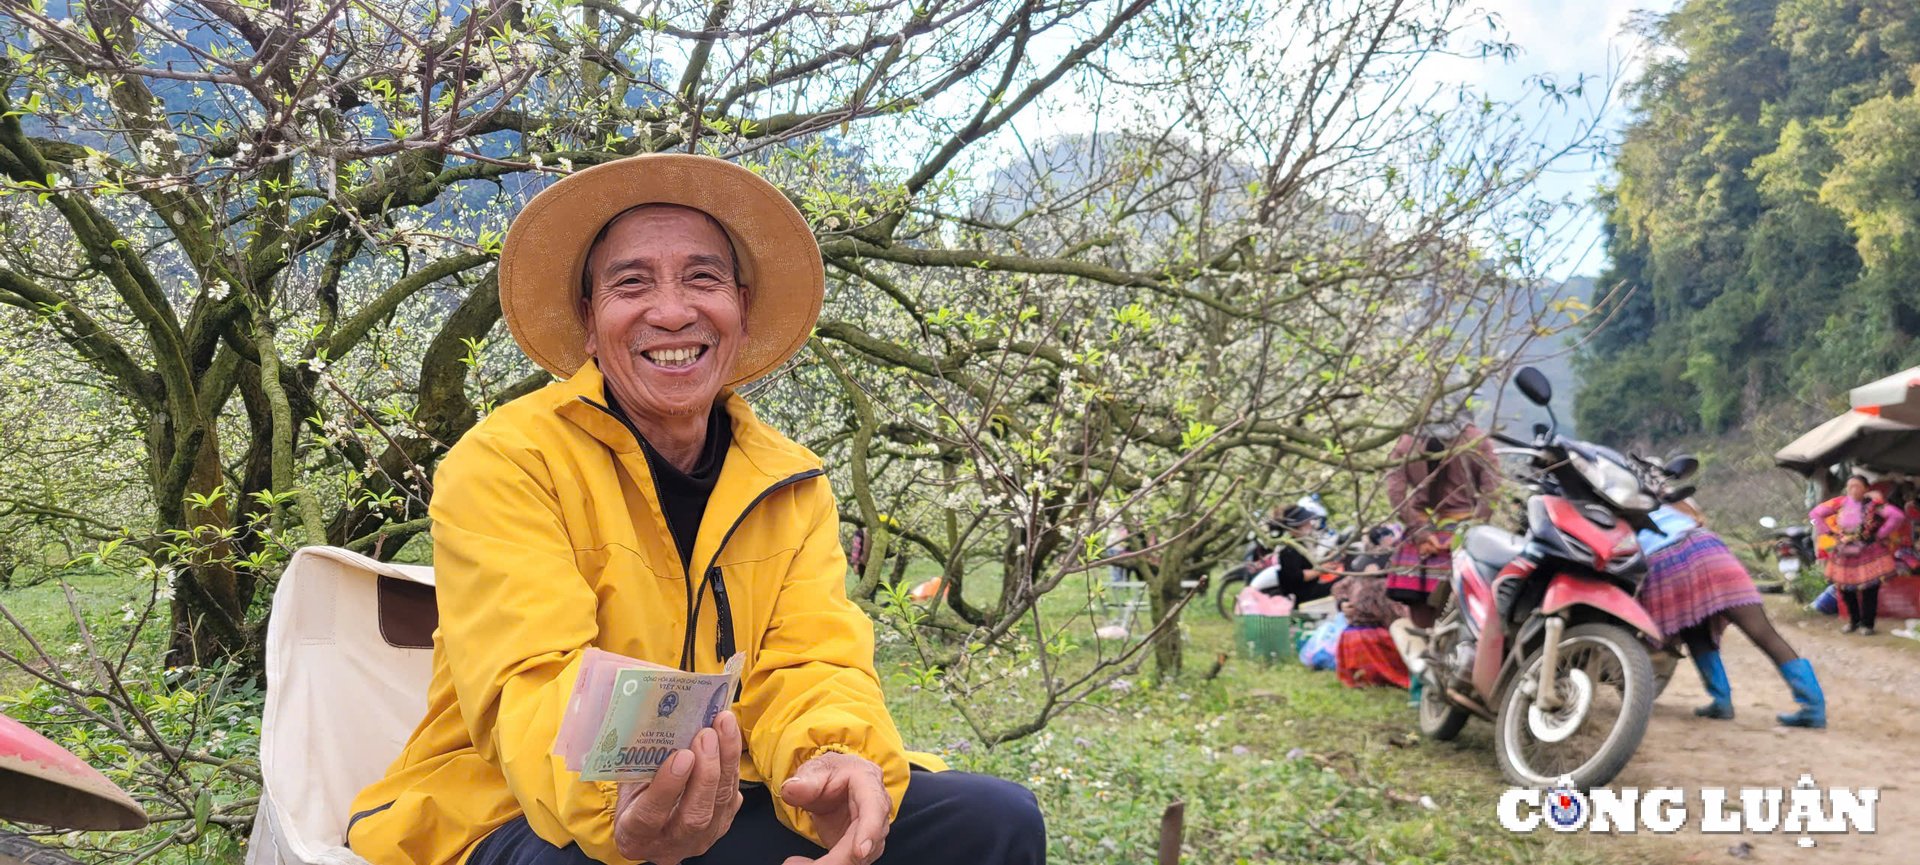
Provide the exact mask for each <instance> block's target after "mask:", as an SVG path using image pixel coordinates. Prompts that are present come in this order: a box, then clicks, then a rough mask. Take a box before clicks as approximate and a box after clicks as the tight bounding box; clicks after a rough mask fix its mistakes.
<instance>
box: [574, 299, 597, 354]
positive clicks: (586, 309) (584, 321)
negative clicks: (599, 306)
mask: <svg viewBox="0 0 1920 865" xmlns="http://www.w3.org/2000/svg"><path fill="white" fill-rule="evenodd" d="M576 311H578V312H579V314H580V323H581V325H583V326H585V327H586V329H587V342H586V344H585V345H584V346H582V348H584V349H585V350H586V352H587V357H599V356H600V352H599V346H598V345H597V344H596V342H597V341H596V340H595V338H594V334H595V333H597V331H596V330H595V329H594V326H593V296H592V295H590V294H586V295H581V296H580V300H579V306H578V307H577V308H576Z"/></svg>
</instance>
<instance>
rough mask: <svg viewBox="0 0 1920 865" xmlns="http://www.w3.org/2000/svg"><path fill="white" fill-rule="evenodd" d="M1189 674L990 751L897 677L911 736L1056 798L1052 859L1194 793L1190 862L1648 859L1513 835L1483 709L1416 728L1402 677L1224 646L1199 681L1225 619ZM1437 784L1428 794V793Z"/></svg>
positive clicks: (1117, 839) (1124, 836) (1208, 624)
mask: <svg viewBox="0 0 1920 865" xmlns="http://www.w3.org/2000/svg"><path fill="white" fill-rule="evenodd" d="M1189 619H1190V626H1189V632H1190V636H1191V640H1192V647H1191V654H1190V655H1189V664H1190V665H1192V666H1197V667H1198V668H1200V671H1199V672H1193V673H1189V674H1188V675H1187V676H1186V677H1184V679H1183V680H1182V681H1177V682H1173V683H1169V684H1166V685H1160V686H1156V685H1153V684H1152V683H1151V681H1150V678H1149V677H1147V676H1144V675H1143V676H1141V677H1137V678H1135V679H1133V680H1131V684H1132V688H1131V693H1130V694H1129V695H1127V696H1126V697H1125V698H1124V699H1113V700H1107V701H1103V703H1102V704H1100V705H1088V706H1084V707H1080V708H1077V709H1075V710H1073V711H1071V712H1070V713H1069V714H1067V715H1066V716H1064V717H1062V718H1060V719H1058V720H1056V721H1055V722H1053V723H1052V724H1051V725H1050V726H1049V728H1048V729H1047V730H1046V731H1045V732H1043V733H1041V734H1039V735H1037V736H1034V737H1031V738H1029V739H1026V740H1021V741H1017V742H1014V743H1011V744H1008V745H1003V746H1000V747H998V748H995V749H993V750H991V751H989V750H987V749H984V748H980V747H978V746H977V745H976V744H974V743H971V742H969V741H968V739H967V733H966V728H965V727H964V726H963V725H960V724H958V723H956V722H955V721H954V719H953V718H952V716H951V713H950V712H946V711H943V709H942V707H941V706H939V705H938V703H937V702H936V701H935V700H934V699H933V698H932V697H931V695H928V694H912V693H903V691H904V689H902V688H899V687H895V688H894V689H893V691H894V695H893V702H894V704H895V714H896V717H897V718H898V720H899V722H900V724H901V727H902V730H903V732H904V733H905V735H906V736H907V737H908V740H909V743H910V745H911V746H913V747H916V748H924V749H927V750H931V751H933V752H935V753H939V754H941V755H942V756H944V757H945V758H946V759H947V760H948V761H949V762H950V763H952V764H953V766H954V767H955V768H957V769H964V770H968V771H976V772H984V773H987V774H992V775H997V776H1000V777H1005V778H1010V779H1014V780H1017V781H1020V782H1021V783H1023V784H1026V785H1027V786H1028V787H1030V788H1031V789H1033V790H1034V791H1035V793H1036V795H1038V796H1039V798H1040V801H1041V804H1042V807H1043V809H1044V810H1045V811H1046V814H1047V819H1048V825H1049V830H1050V836H1051V840H1050V844H1051V849H1050V851H1049V859H1050V861H1054V862H1063V863H1123V862H1124V863H1139V862H1147V861H1152V858H1153V855H1154V851H1155V850H1156V848H1157V839H1158V835H1159V825H1160V817H1161V813H1162V811H1163V809H1165V808H1166V806H1167V805H1168V804H1169V803H1171V802H1174V801H1184V802H1185V803H1186V836H1185V837H1186V843H1185V847H1184V850H1185V858H1184V861H1187V862H1194V863H1216V862H1217V863H1240V862H1248V863H1253V862H1381V863H1428V862H1431V863H1442V862H1447V863H1454V862H1458V863H1500V862H1513V863H1521V862H1524V863H1528V865H1551V863H1576V862H1580V863H1594V862H1624V861H1637V859H1636V857H1637V856H1639V855H1641V852H1642V851H1640V850H1639V848H1630V847H1627V846H1625V845H1620V844H1614V845H1610V846H1601V845H1602V844H1606V843H1607V842H1606V841H1604V840H1603V841H1597V842H1596V841H1588V840H1580V841H1569V840H1565V839H1561V838H1547V837H1537V836H1516V835H1513V834H1510V833H1508V832H1506V831H1505V830H1504V829H1502V828H1501V827H1500V826H1499V824H1498V822H1497V820H1496V818H1495V814H1494V803H1495V802H1496V801H1497V799H1498V797H1499V794H1500V792H1501V791H1502V790H1504V789H1505V785H1504V783H1503V782H1501V781H1500V780H1499V771H1498V769H1497V768H1496V767H1495V764H1494V759H1493V754H1492V752H1491V750H1490V741H1489V739H1488V737H1487V732H1486V727H1485V726H1484V725H1475V726H1471V727H1469V730H1468V733H1467V734H1466V735H1463V736H1462V738H1461V740H1460V741H1459V742H1456V743H1449V744H1436V743H1423V742H1420V741H1418V738H1417V735H1416V734H1415V733H1414V731H1413V714H1412V709H1411V708H1409V707H1408V705H1407V702H1406V701H1407V695H1406V692H1404V691H1394V690H1379V689H1375V690H1364V691H1360V690H1352V689H1348V688H1345V687H1343V686H1341V685H1340V683H1339V681H1338V680H1337V679H1336V678H1335V677H1334V675H1333V674H1332V673H1325V672H1310V671H1308V670H1306V669H1305V668H1304V667H1301V666H1300V665H1298V664H1295V663H1290V662H1289V663H1278V664H1273V665H1265V664H1261V663H1259V662H1252V661H1242V660H1238V659H1233V660H1229V661H1228V662H1227V664H1226V666H1225V667H1224V668H1223V669H1222V671H1221V673H1220V675H1219V676H1218V677H1217V678H1215V679H1212V680H1204V679H1203V678H1202V675H1203V673H1204V671H1205V669H1206V668H1207V667H1209V666H1211V659H1212V658H1213V657H1214V656H1215V654H1216V653H1217V652H1220V651H1225V650H1227V648H1228V646H1229V643H1230V630H1229V626H1228V625H1227V623H1225V622H1223V621H1221V620H1220V619H1219V618H1218V617H1217V616H1214V615H1213V614H1212V613H1211V612H1204V611H1203V612H1196V613H1195V614H1194V615H1192V616H1190V617H1189ZM1423 796H1424V797H1427V798H1428V799H1429V800H1430V801H1431V804H1432V807H1427V806H1426V805H1423V804H1422V801H1421V800H1422V797H1423Z"/></svg>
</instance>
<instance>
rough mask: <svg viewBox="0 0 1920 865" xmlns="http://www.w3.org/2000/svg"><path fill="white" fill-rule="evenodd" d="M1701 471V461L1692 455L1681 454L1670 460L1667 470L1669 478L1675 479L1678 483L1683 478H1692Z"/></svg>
mask: <svg viewBox="0 0 1920 865" xmlns="http://www.w3.org/2000/svg"><path fill="white" fill-rule="evenodd" d="M1699 470H1700V461H1699V460H1697V459H1694V458H1693V455H1691V454H1681V455H1679V456H1677V457H1674V458H1673V459H1671V460H1668V461H1667V467H1666V469H1665V471H1666V473H1667V477H1670V478H1673V479H1674V480H1676V481H1677V480H1680V479H1682V478H1687V477H1692V476H1693V473H1694V472H1697V471H1699Z"/></svg>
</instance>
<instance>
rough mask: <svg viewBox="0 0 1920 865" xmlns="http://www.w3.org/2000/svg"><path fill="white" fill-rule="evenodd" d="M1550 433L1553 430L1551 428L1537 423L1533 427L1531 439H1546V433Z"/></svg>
mask: <svg viewBox="0 0 1920 865" xmlns="http://www.w3.org/2000/svg"><path fill="white" fill-rule="evenodd" d="M1552 431H1553V429H1552V428H1551V427H1549V426H1547V425H1546V424H1543V423H1537V424H1534V425H1533V437H1534V438H1536V439H1543V438H1546V437H1547V433H1550V432H1552Z"/></svg>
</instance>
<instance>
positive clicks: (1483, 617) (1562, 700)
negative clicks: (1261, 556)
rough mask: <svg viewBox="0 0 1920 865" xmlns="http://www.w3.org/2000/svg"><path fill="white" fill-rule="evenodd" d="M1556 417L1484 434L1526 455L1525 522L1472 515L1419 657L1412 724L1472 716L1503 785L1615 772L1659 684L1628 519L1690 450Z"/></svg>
mask: <svg viewBox="0 0 1920 865" xmlns="http://www.w3.org/2000/svg"><path fill="white" fill-rule="evenodd" d="M1515 383H1516V385H1517V386H1518V388H1519V389H1520V391H1521V393H1522V394H1523V395H1525V396H1526V397H1527V399H1528V400H1529V401H1531V402H1533V403H1535V404H1537V405H1540V406H1542V407H1544V408H1546V409H1547V411H1548V417H1549V418H1554V416H1553V414H1552V411H1553V409H1552V406H1551V400H1552V396H1553V390H1552V386H1551V385H1550V384H1549V383H1548V381H1547V379H1546V376H1544V375H1542V374H1541V373H1540V372H1539V371H1538V370H1535V369H1533V368H1531V367H1528V368H1523V369H1522V370H1520V372H1519V373H1518V374H1517V375H1516V379H1515ZM1558 425H1559V423H1558V420H1557V419H1554V420H1553V423H1552V424H1551V425H1546V424H1542V425H1539V426H1536V427H1535V429H1534V436H1533V440H1532V441H1522V440H1519V439H1515V438H1511V437H1508V436H1505V435H1503V434H1500V433H1494V434H1493V438H1494V439H1495V440H1496V441H1498V442H1500V443H1502V444H1504V445H1507V446H1508V447H1507V448H1506V449H1504V452H1505V453H1506V454H1509V455H1516V456H1522V457H1525V459H1526V462H1527V470H1526V471H1525V472H1524V474H1523V477H1521V478H1520V479H1521V480H1522V482H1523V483H1524V484H1525V485H1526V486H1528V487H1529V489H1530V495H1529V496H1528V498H1527V500H1526V506H1525V519H1524V525H1523V528H1522V531H1520V532H1517V533H1516V532H1510V531H1506V530H1504V529H1500V528H1496V527H1493V526H1486V525H1481V526H1474V527H1471V528H1469V529H1468V530H1467V531H1466V532H1465V535H1464V543H1463V544H1462V545H1461V547H1460V548H1459V549H1458V550H1456V551H1455V553H1454V555H1453V563H1452V569H1451V574H1450V576H1449V578H1448V579H1447V580H1445V581H1443V582H1442V584H1441V586H1442V587H1441V589H1440V591H1438V592H1436V599H1437V600H1438V601H1439V603H1440V613H1439V615H1438V618H1437V619H1436V621H1435V623H1434V626H1433V627H1432V628H1431V629H1430V630H1429V632H1428V634H1427V635H1426V636H1427V648H1426V650H1425V652H1424V653H1423V654H1422V656H1421V657H1420V658H1419V659H1418V662H1417V664H1416V666H1418V667H1419V668H1420V669H1418V670H1416V671H1415V672H1416V675H1418V676H1419V677H1420V690H1421V693H1420V696H1419V727H1420V732H1421V733H1422V735H1423V736H1425V737H1426V738H1428V739H1432V740H1436V741H1446V740H1450V739H1453V738H1454V737H1456V736H1458V735H1459V734H1460V731H1461V730H1462V729H1463V728H1464V727H1465V726H1466V722H1467V720H1468V719H1469V718H1471V717H1479V718H1482V719H1484V720H1487V721H1489V722H1491V723H1492V724H1493V725H1494V727H1495V728H1496V733H1495V736H1494V753H1495V755H1496V757H1497V758H1498V760H1499V763H1500V768H1501V771H1502V773H1503V774H1505V775H1506V777H1507V778H1508V779H1509V780H1511V781H1512V782H1513V783H1515V784H1518V785H1521V786H1526V787H1533V788H1543V787H1547V786H1551V785H1553V784H1555V783H1558V782H1560V781H1561V780H1562V779H1571V782H1572V783H1573V785H1574V786H1576V787H1578V788H1580V789H1586V788H1589V787H1593V786H1598V785H1603V784H1606V783H1607V782H1608V781H1610V780H1612V779H1613V777H1614V776H1615V775H1617V774H1618V773H1619V772H1620V770H1621V769H1622V768H1624V767H1625V766H1626V764H1627V761H1628V760H1629V759H1631V758H1632V756H1633V753H1634V751H1635V750H1636V749H1637V748H1638V747H1639V745H1640V740H1641V738H1642V737H1643V736H1644V735H1645V733H1646V729H1647V722H1648V719H1649V717H1650V715H1651V713H1652V709H1653V698H1654V695H1655V692H1656V691H1657V689H1658V687H1659V683H1658V682H1657V681H1656V678H1655V675H1656V674H1655V670H1654V665H1653V660H1652V658H1651V656H1650V655H1649V652H1648V643H1649V642H1650V641H1651V642H1653V643H1658V642H1659V641H1660V636H1661V635H1660V633H1659V629H1658V627H1657V626H1656V625H1655V624H1654V622H1653V619H1652V617H1651V616H1649V615H1648V613H1647V611H1646V610H1645V609H1644V608H1643V607H1641V606H1640V603H1639V602H1638V601H1637V600H1635V598H1634V595H1635V593H1636V592H1637V591H1638V589H1639V587H1640V584H1641V583H1642V582H1643V581H1644V580H1645V578H1646V575H1647V557H1646V555H1645V554H1644V553H1643V552H1642V551H1641V549H1640V544H1639V541H1638V539H1637V538H1636V537H1635V532H1636V531H1637V530H1639V529H1645V528H1654V529H1655V530H1657V527H1655V526H1654V524H1653V522H1652V520H1651V519H1649V517H1648V514H1650V513H1651V512H1652V511H1653V510H1654V509H1656V508H1657V507H1659V506H1660V505H1661V504H1662V503H1663V502H1674V501H1679V500H1682V499H1685V498H1686V497H1688V496H1690V495H1692V493H1693V490H1692V489H1691V488H1681V489H1673V488H1671V484H1673V483H1674V482H1677V481H1679V480H1682V479H1684V478H1685V477H1686V476H1688V475H1690V474H1692V473H1693V471H1694V470H1695V469H1697V468H1698V462H1697V461H1694V460H1693V459H1692V458H1691V457H1682V458H1679V459H1676V460H1674V461H1673V462H1671V463H1669V464H1666V465H1664V466H1663V465H1660V464H1658V463H1655V462H1652V461H1649V460H1646V459H1643V458H1640V457H1632V458H1629V457H1626V456H1622V455H1621V454H1618V453H1616V452H1614V451H1612V450H1610V449H1608V448H1605V447H1602V446H1599V445H1595V444H1592V443H1589V442H1584V441H1579V440H1575V439H1571V438H1564V437H1561V436H1559V435H1558V434H1557V432H1556V430H1557V429H1558Z"/></svg>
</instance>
